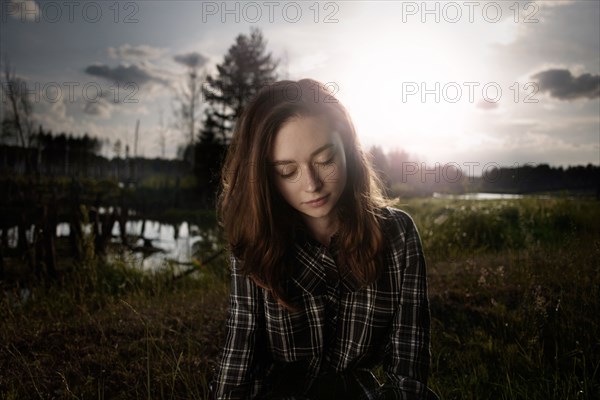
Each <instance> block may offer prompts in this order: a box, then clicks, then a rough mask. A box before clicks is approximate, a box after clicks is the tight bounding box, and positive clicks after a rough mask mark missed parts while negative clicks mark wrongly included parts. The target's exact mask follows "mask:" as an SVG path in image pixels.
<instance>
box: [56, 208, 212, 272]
mask: <svg viewBox="0 0 600 400" xmlns="http://www.w3.org/2000/svg"><path fill="white" fill-rule="evenodd" d="M142 225H143V221H142V220H135V221H128V222H127V223H126V225H125V231H126V234H127V236H128V237H129V241H130V244H131V248H130V249H127V248H123V246H119V245H120V242H121V240H120V237H121V231H120V227H119V224H118V223H116V222H115V224H114V225H113V229H112V232H111V233H112V239H111V246H109V259H112V260H115V259H123V257H125V258H127V261H128V262H133V263H134V264H135V265H137V266H138V267H140V268H142V269H143V270H145V271H153V270H157V269H159V268H163V267H165V265H166V264H167V263H170V264H171V265H173V266H175V267H177V266H179V267H184V268H183V269H186V268H188V267H189V266H190V264H191V262H192V260H193V259H194V258H196V259H199V260H202V259H206V258H208V257H209V256H210V255H211V254H212V253H213V252H215V251H217V250H218V249H219V246H218V234H217V230H216V228H202V229H201V228H200V227H198V226H197V225H193V224H189V223H188V222H185V221H184V222H181V223H180V224H178V225H171V224H165V223H161V222H158V221H151V220H146V223H145V226H144V227H143V230H144V232H143V235H142ZM86 228H88V229H86V230H88V231H89V228H90V227H89V226H88V227H86ZM56 231H57V232H56V233H57V236H58V237H61V236H65V237H66V236H69V233H70V227H69V224H68V223H60V224H58V226H57V229H56Z"/></svg>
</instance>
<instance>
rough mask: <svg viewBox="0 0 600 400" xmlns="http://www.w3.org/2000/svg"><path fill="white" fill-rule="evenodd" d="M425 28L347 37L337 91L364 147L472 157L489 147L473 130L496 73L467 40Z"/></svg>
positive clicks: (460, 35) (437, 156)
mask: <svg viewBox="0 0 600 400" xmlns="http://www.w3.org/2000/svg"><path fill="white" fill-rule="evenodd" d="M427 28H428V29H425V27H424V26H420V25H416V26H407V25H404V26H399V27H398V29H397V30H395V31H390V32H385V33H382V32H376V31H375V32H371V33H370V35H365V36H356V35H359V34H354V36H353V34H352V33H349V39H348V41H347V43H349V44H348V45H347V46H348V47H347V48H346V49H345V50H346V53H347V54H348V57H345V59H344V60H343V61H342V62H340V70H339V75H338V76H339V77H340V78H339V82H335V84H337V86H336V87H335V89H337V90H339V91H338V93H337V96H338V98H339V99H340V100H341V101H342V102H343V103H344V104H345V106H346V107H347V108H348V111H349V112H350V115H351V116H352V118H353V120H354V123H355V125H356V128H357V132H358V134H359V136H360V138H361V141H362V142H363V144H364V145H367V146H370V145H373V144H377V145H381V146H382V147H383V148H384V150H388V149H391V148H394V147H397V148H402V149H404V150H407V151H408V152H410V153H413V154H416V155H418V156H421V157H424V158H427V159H429V160H436V159H443V158H444V155H445V154H447V153H448V151H449V150H452V151H453V152H456V151H459V152H466V151H469V150H470V149H471V151H472V150H474V146H475V147H476V146H477V145H478V143H480V142H481V140H483V139H482V137H483V134H481V133H478V132H477V124H476V123H475V122H476V120H478V119H480V118H481V114H482V110H481V109H478V107H477V104H478V102H480V101H482V100H483V99H482V86H483V85H484V84H485V83H486V79H485V74H486V73H488V71H489V69H490V68H489V66H486V65H485V61H484V60H481V58H482V57H481V54H478V55H477V54H474V52H473V49H472V48H471V47H469V44H468V43H466V42H465V40H463V39H464V35H465V33H464V32H458V33H457V32H455V36H454V37H453V36H452V35H446V36H444V33H443V32H441V31H436V28H435V27H433V29H432V28H431V26H428V27H427ZM374 38H376V39H374ZM440 38H444V40H443V41H442V40H440ZM461 38H463V39H461ZM478 40H482V41H483V39H481V38H479V39H478ZM486 40H489V38H488V39H486ZM478 56H479V57H478ZM465 82H466V83H467V84H465ZM473 82H474V84H473ZM474 85H476V86H474ZM489 93H490V94H491V95H493V90H490V91H489ZM494 106H496V105H495V104H494V105H492V106H491V107H489V108H490V109H492V108H494ZM488 112H490V111H488ZM491 112H494V111H491Z"/></svg>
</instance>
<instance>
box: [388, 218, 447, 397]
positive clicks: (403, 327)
mask: <svg viewBox="0 0 600 400" xmlns="http://www.w3.org/2000/svg"><path fill="white" fill-rule="evenodd" d="M398 222H399V223H400V226H399V228H400V232H401V234H400V236H399V237H400V240H399V241H397V242H396V246H397V248H396V249H393V251H394V252H395V253H396V254H395V255H396V257H398V258H399V261H400V262H401V263H402V264H403V265H402V266H401V277H400V278H399V284H400V285H401V286H400V304H399V305H398V308H397V310H396V313H395V315H394V319H393V323H392V330H391V336H390V342H389V345H390V346H391V348H390V349H391V351H390V352H389V353H388V354H389V356H388V357H387V358H386V359H385V360H384V365H383V366H384V371H385V373H386V375H387V378H388V383H386V384H385V385H383V387H382V395H381V397H380V398H381V399H403V400H416V399H430V398H436V396H435V395H434V394H433V392H431V391H430V390H429V389H428V388H427V376H428V373H429V358H430V353H429V341H430V312H429V300H428V297H427V276H426V266H425V258H424V256H423V249H422V245H421V240H420V237H419V233H418V231H417V228H416V226H415V224H414V222H413V221H412V219H411V218H410V217H409V216H408V214H405V213H403V212H401V215H400V218H399V219H398ZM402 233H403V234H402ZM402 238H404V240H403V241H402V240H401V239H402Z"/></svg>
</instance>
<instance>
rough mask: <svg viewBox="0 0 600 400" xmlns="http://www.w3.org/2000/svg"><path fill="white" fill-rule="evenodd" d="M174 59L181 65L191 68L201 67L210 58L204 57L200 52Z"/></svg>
mask: <svg viewBox="0 0 600 400" xmlns="http://www.w3.org/2000/svg"><path fill="white" fill-rule="evenodd" d="M173 59H174V60H175V61H176V62H178V63H179V64H183V65H185V66H187V67H190V68H196V67H201V66H203V65H204V64H206V62H207V61H208V58H206V57H204V56H203V55H202V54H200V53H198V52H195V51H194V52H192V53H186V54H178V55H176V56H175V57H173Z"/></svg>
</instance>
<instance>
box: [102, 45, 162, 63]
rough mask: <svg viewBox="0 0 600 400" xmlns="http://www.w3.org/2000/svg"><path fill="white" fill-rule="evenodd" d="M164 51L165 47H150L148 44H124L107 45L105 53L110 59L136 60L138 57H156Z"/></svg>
mask: <svg viewBox="0 0 600 400" xmlns="http://www.w3.org/2000/svg"><path fill="white" fill-rule="evenodd" d="M165 52H166V50H165V49H161V48H158V47H152V46H148V45H145V44H144V45H140V46H132V45H130V44H124V45H122V46H120V47H117V48H115V47H109V48H108V49H106V53H107V54H108V56H109V57H110V58H112V59H122V60H138V59H150V60H152V59H156V58H159V57H161V56H162V55H163V54H164V53H165Z"/></svg>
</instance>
